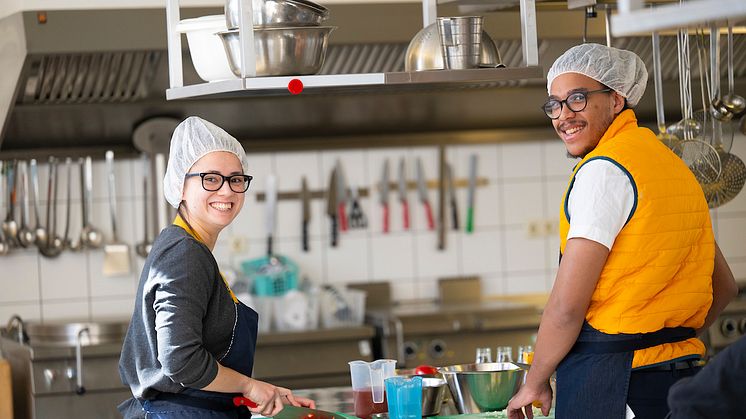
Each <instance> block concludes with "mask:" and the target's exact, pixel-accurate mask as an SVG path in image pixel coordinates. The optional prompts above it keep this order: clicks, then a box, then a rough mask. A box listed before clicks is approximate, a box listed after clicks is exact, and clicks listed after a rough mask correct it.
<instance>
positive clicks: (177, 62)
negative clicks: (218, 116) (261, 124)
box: [166, 0, 544, 100]
mask: <svg viewBox="0 0 746 419" xmlns="http://www.w3.org/2000/svg"><path fill="white" fill-rule="evenodd" d="M535 1H536V0H519V5H520V16H521V46H522V53H523V63H522V66H521V67H514V68H479V69H469V70H432V71H421V72H392V73H364V74H333V75H311V76H279V77H254V76H255V75H256V62H255V59H254V56H255V55H254V53H255V52H254V31H244V30H240V28H246V27H252V23H253V22H252V15H253V13H252V2H250V1H249V2H238V3H239V9H240V11H239V13H240V20H239V34H240V37H241V41H240V43H241V45H243V46H244V47H243V48H242V51H241V59H240V61H241V63H242V66H241V69H242V71H241V73H242V77H239V78H236V79H231V80H221V81H215V82H209V83H200V84H194V85H189V86H184V74H183V68H182V48H181V34H180V33H179V32H178V31H177V26H178V24H179V22H180V16H181V14H180V0H168V1H167V3H166V23H167V28H166V29H167V31H166V32H167V39H168V67H169V86H170V88H169V89H167V90H166V99H168V100H174V99H184V98H192V97H212V98H217V97H231V96H266V95H280V94H282V95H289V94H290V92H289V91H290V90H291V89H289V85H290V82H291V81H294V80H300V82H301V83H302V87H303V89H302V91H303V93H312V92H332V91H355V92H359V91H366V90H370V91H377V89H380V88H381V87H386V86H391V87H392V88H433V87H438V86H441V85H454V84H458V85H463V86H468V85H481V84H484V83H496V84H499V83H500V82H509V81H516V80H527V79H541V78H542V77H543V76H544V74H543V71H542V69H541V68H540V67H538V62H539V56H538V47H537V35H536V4H535ZM381 7H385V5H381ZM436 12H437V0H422V16H423V25H424V26H427V25H429V24H431V23H434V22H435V19H436V16H437V13H436ZM424 26H423V27H424ZM294 83H296V84H297V82H294ZM296 93H297V92H296Z"/></svg>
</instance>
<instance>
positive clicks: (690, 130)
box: [667, 29, 702, 140]
mask: <svg viewBox="0 0 746 419" xmlns="http://www.w3.org/2000/svg"><path fill="white" fill-rule="evenodd" d="M676 46H677V51H678V64H679V99H680V101H681V115H682V119H681V120H680V121H679V122H677V123H675V124H673V125H671V126H670V127H668V129H667V132H668V133H669V134H672V135H675V136H676V137H678V138H679V139H681V140H694V139H701V136H702V126H701V125H700V124H699V123H697V121H694V120H693V119H692V80H691V63H690V59H689V32H688V30H686V29H682V30H679V32H678V34H677V37H676Z"/></svg>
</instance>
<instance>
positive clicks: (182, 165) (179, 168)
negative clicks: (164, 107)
mask: <svg viewBox="0 0 746 419" xmlns="http://www.w3.org/2000/svg"><path fill="white" fill-rule="evenodd" d="M214 151H227V152H229V153H233V154H235V155H236V157H238V160H239V161H240V162H241V167H243V172H244V173H247V172H248V170H249V163H248V161H247V160H246V152H245V151H244V149H243V147H242V146H241V144H240V143H239V142H238V140H236V139H235V138H233V137H232V136H231V135H230V134H228V133H227V132H225V131H224V130H223V129H222V128H220V127H218V126H217V125H215V124H213V123H210V122H208V121H205V120H204V119H202V118H199V117H196V116H190V117H189V118H187V119H185V120H183V121H182V122H181V123H180V124H179V125H178V126H177V127H176V129H175V130H174V135H172V136H171V151H170V152H169V154H168V167H167V168H166V176H165V177H164V178H163V194H164V195H165V196H166V200H167V201H168V203H169V204H171V206H173V207H174V208H178V207H179V203H181V195H182V192H183V190H184V176H185V175H186V174H187V173H188V171H189V169H190V168H191V167H192V165H194V163H196V162H197V160H199V159H201V158H202V156H204V155H206V154H208V153H212V152H214Z"/></svg>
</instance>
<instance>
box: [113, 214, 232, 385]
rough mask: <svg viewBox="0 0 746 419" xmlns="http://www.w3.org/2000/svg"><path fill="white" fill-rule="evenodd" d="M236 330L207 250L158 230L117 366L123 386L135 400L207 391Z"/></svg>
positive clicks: (179, 234)
mask: <svg viewBox="0 0 746 419" xmlns="http://www.w3.org/2000/svg"><path fill="white" fill-rule="evenodd" d="M235 323H236V306H235V304H234V303H233V300H232V299H231V296H230V293H229V292H228V289H227V287H226V286H225V284H224V282H223V279H222V277H221V276H220V272H219V271H218V265H217V263H216V262H215V258H214V257H213V255H212V253H211V252H210V250H209V249H208V248H207V246H205V245H204V244H202V243H201V242H199V241H198V240H196V239H195V238H193V237H192V236H191V235H189V233H187V232H186V231H185V230H184V229H183V228H181V227H178V226H175V225H171V226H169V227H167V228H165V229H163V231H161V233H160V234H159V235H158V237H157V238H156V240H155V242H154V243H153V247H152V249H151V251H150V254H149V255H148V258H147V259H146V260H145V266H144V267H143V270H142V274H141V275H140V285H139V286H138V289H137V297H136V300H135V310H134V313H132V321H131V322H130V325H129V329H128V330H127V336H126V337H125V339H124V345H123V347H122V355H121V358H120V359H119V374H120V376H121V378H122V382H123V383H124V384H125V385H128V386H129V387H130V389H131V390H132V394H133V395H134V396H135V397H137V398H140V399H152V398H154V397H155V396H156V395H157V394H158V393H160V392H170V393H178V392H180V391H182V390H184V388H186V387H189V388H196V389H200V388H202V387H205V386H206V385H208V384H210V383H211V382H212V380H214V379H215V377H216V376H217V373H218V366H217V362H218V361H220V360H221V359H222V358H223V357H224V356H225V355H226V354H227V352H228V349H229V347H230V343H231V337H232V335H233V327H234V325H235Z"/></svg>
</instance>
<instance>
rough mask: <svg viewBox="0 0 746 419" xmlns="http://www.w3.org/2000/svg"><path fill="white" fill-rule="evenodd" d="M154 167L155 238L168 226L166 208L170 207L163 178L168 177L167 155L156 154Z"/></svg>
mask: <svg viewBox="0 0 746 419" xmlns="http://www.w3.org/2000/svg"><path fill="white" fill-rule="evenodd" d="M153 166H154V169H153V170H154V176H153V181H154V183H155V187H154V188H153V191H155V194H154V196H153V203H154V204H155V215H154V216H153V220H154V224H153V226H154V227H155V234H154V235H153V237H156V236H158V234H160V232H161V230H162V229H164V228H166V227H167V226H168V220H167V215H166V208H167V206H170V205H169V203H168V202H167V201H166V199H165V195H164V194H163V178H164V177H165V176H166V155H165V154H163V153H156V154H155V156H154V157H153Z"/></svg>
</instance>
